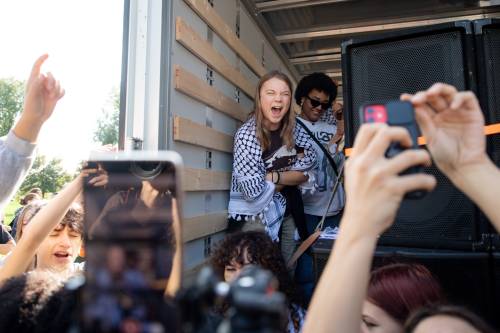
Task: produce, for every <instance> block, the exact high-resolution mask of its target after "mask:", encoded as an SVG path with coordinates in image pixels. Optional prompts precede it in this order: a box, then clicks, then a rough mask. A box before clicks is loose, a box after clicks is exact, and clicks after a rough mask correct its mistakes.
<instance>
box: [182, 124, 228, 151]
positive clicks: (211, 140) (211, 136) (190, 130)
mask: <svg viewBox="0 0 500 333" xmlns="http://www.w3.org/2000/svg"><path fill="white" fill-rule="evenodd" d="M174 140H176V141H182V142H186V143H190V144H193V145H196V146H201V147H205V148H209V149H215V150H219V151H223V152H226V153H232V152H233V137H232V136H231V135H227V134H225V133H222V132H219V131H216V130H214V129H212V128H210V127H207V126H203V125H200V124H197V123H195V122H194V121H191V120H189V119H186V118H182V117H179V116H175V117H174Z"/></svg>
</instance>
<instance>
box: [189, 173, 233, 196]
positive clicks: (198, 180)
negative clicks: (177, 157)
mask: <svg viewBox="0 0 500 333" xmlns="http://www.w3.org/2000/svg"><path fill="white" fill-rule="evenodd" d="M182 185H183V186H182V188H183V190H184V191H186V192H194V191H225V190H229V188H230V186H231V173H230V172H226V171H212V170H207V169H192V168H183V176H182Z"/></svg>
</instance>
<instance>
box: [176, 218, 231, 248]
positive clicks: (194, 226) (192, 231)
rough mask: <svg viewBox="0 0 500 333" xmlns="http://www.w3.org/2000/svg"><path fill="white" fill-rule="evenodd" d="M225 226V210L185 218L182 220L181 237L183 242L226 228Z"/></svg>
mask: <svg viewBox="0 0 500 333" xmlns="http://www.w3.org/2000/svg"><path fill="white" fill-rule="evenodd" d="M226 228H227V211H224V212H217V213H210V214H205V215H200V216H195V217H190V218H185V219H184V220H183V221H182V239H183V241H184V242H189V241H192V240H194V239H198V238H202V237H205V236H208V235H212V234H215V233H217V232H220V231H223V230H226Z"/></svg>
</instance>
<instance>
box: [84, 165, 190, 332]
mask: <svg viewBox="0 0 500 333" xmlns="http://www.w3.org/2000/svg"><path fill="white" fill-rule="evenodd" d="M116 156H118V155H115V156H114V157H110V158H108V159H106V158H105V157H102V158H101V160H94V161H93V162H95V163H96V164H97V166H98V167H97V168H96V169H94V170H97V171H96V172H95V173H94V174H92V175H89V177H87V179H86V181H85V185H84V202H85V212H86V215H85V231H84V233H85V259H86V263H85V284H84V286H83V288H82V290H81V294H80V295H81V298H80V303H81V304H80V308H81V309H80V322H81V324H80V327H81V328H82V329H83V331H84V332H121V331H124V332H167V331H170V330H171V326H172V323H174V322H175V318H172V316H174V313H173V311H171V309H169V308H170V306H169V305H168V304H167V303H166V301H165V298H164V293H165V288H166V286H167V284H168V282H169V279H170V277H171V275H172V269H173V262H174V257H175V255H176V252H177V251H180V249H179V248H177V247H178V246H177V245H176V244H178V242H177V240H176V236H177V235H178V232H176V230H175V226H176V225H175V223H174V217H173V214H172V212H173V204H174V203H175V204H177V202H178V201H177V193H178V181H177V179H178V175H177V172H178V163H177V162H176V159H174V160H172V159H171V158H163V159H157V160H154V159H151V158H149V159H145V157H144V156H143V157H142V158H141V157H140V156H139V157H133V156H126V155H124V156H122V157H120V158H117V157H116ZM90 179H92V181H90Z"/></svg>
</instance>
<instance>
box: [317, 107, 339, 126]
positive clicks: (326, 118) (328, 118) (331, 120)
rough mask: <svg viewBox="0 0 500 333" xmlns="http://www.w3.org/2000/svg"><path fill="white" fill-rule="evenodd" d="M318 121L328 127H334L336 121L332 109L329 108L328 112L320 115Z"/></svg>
mask: <svg viewBox="0 0 500 333" xmlns="http://www.w3.org/2000/svg"><path fill="white" fill-rule="evenodd" d="M319 121H322V122H325V123H327V124H329V125H336V124H337V119H335V114H334V112H333V109H332V108H329V109H328V110H326V111H325V113H323V114H322V115H321V118H319Z"/></svg>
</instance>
